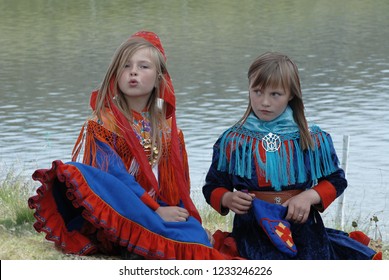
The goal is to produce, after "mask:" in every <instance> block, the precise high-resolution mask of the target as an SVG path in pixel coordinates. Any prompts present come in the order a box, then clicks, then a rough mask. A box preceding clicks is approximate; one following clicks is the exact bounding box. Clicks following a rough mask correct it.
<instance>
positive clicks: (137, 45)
mask: <svg viewBox="0 0 389 280" xmlns="http://www.w3.org/2000/svg"><path fill="white" fill-rule="evenodd" d="M144 48H148V49H149V50H150V51H151V54H152V57H153V60H154V62H155V65H156V69H157V79H158V82H157V85H156V86H155V87H154V89H153V92H152V94H151V95H150V98H149V100H148V102H147V110H148V111H149V112H150V125H151V135H152V138H151V144H152V147H157V149H158V150H159V151H162V139H163V137H162V135H160V133H159V132H160V131H161V130H162V131H163V132H166V131H167V130H166V129H165V128H167V127H168V124H167V122H166V118H165V115H166V107H165V106H164V105H165V104H164V103H162V102H161V103H160V102H158V101H159V98H158V97H159V96H160V92H159V91H160V90H161V89H163V87H164V86H167V83H166V81H165V77H164V75H163V74H165V73H166V71H167V70H166V69H167V68H166V63H165V60H164V57H163V56H162V54H161V53H160V52H159V51H158V49H157V48H156V47H155V46H154V45H153V44H151V43H150V42H148V41H147V40H145V39H143V38H140V37H131V38H130V39H128V40H127V41H125V42H124V43H122V44H121V45H120V46H119V48H118V49H117V50H116V52H115V54H114V56H113V58H112V61H111V63H110V65H109V67H108V70H107V72H106V75H105V77H104V80H103V82H102V84H101V87H100V89H99V91H98V95H97V99H96V108H95V111H94V115H95V116H96V117H97V118H99V119H101V117H102V115H104V114H105V113H106V108H107V107H108V108H109V104H110V102H109V100H108V99H112V98H113V100H114V102H115V105H116V106H117V108H118V109H119V110H120V111H121V112H122V113H123V115H124V116H125V117H126V118H127V119H128V121H129V122H132V121H133V119H132V113H131V110H130V109H129V108H130V106H129V105H130V104H127V101H126V99H125V98H124V94H123V93H122V92H121V90H120V89H119V87H118V79H119V77H120V76H121V74H122V72H123V70H124V66H125V65H126V63H127V62H128V60H129V58H131V57H132V56H133V55H134V53H135V52H137V51H138V50H140V49H144ZM161 84H162V85H163V86H162V87H161V86H160V85H161ZM107 105H108V106H107ZM109 109H110V108H109ZM119 129H122V128H119ZM160 155H161V153H159V155H158V158H157V161H158V160H159V158H160Z"/></svg>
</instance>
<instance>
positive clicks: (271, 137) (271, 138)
mask: <svg viewBox="0 0 389 280" xmlns="http://www.w3.org/2000/svg"><path fill="white" fill-rule="evenodd" d="M262 147H263V148H264V149H265V151H266V152H276V151H278V150H279V148H280V147H281V139H280V136H278V135H277V134H273V133H271V132H269V133H268V134H267V135H265V136H264V137H263V138H262Z"/></svg>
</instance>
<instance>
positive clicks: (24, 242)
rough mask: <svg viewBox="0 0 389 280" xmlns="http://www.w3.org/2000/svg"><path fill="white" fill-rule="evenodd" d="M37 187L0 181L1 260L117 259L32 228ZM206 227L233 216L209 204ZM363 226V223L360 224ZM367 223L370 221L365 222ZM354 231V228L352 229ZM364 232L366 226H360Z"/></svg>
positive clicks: (225, 227) (204, 210)
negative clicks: (62, 245) (63, 245)
mask: <svg viewBox="0 0 389 280" xmlns="http://www.w3.org/2000/svg"><path fill="white" fill-rule="evenodd" d="M36 187H37V186H36V185H35V186H34V182H33V181H32V180H31V179H27V178H25V177H23V176H21V175H20V174H16V173H15V172H12V171H9V172H7V174H6V177H5V178H4V179H3V180H2V181H0V259H2V260H62V259H102V258H103V259H115V257H107V256H93V257H78V256H74V255H66V254H63V253H62V252H60V251H58V250H57V249H56V248H55V247H54V246H53V243H52V242H49V241H46V240H45V238H44V234H43V233H41V234H39V233H37V232H36V231H35V230H34V229H33V226H32V225H33V223H34V221H35V219H34V217H33V210H31V209H29V208H28V205H27V200H28V198H29V197H30V196H31V195H33V193H34V190H35V188H36ZM199 211H200V215H201V216H202V219H203V225H204V227H205V228H207V229H208V230H209V231H210V232H212V233H213V232H214V231H216V230H217V229H220V230H222V231H231V228H232V221H233V215H232V214H231V213H230V214H228V215H227V216H221V215H219V214H218V213H217V212H216V211H214V210H213V209H212V208H211V207H209V206H208V205H203V206H201V207H200V209H199ZM359 223H360V224H361V222H359ZM366 223H367V224H368V223H369V221H366ZM350 228H351V226H350ZM359 228H360V229H363V228H364V227H363V225H359ZM382 251H383V258H384V259H385V260H389V244H385V245H384V246H383V249H382Z"/></svg>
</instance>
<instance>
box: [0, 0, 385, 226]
mask: <svg viewBox="0 0 389 280" xmlns="http://www.w3.org/2000/svg"><path fill="white" fill-rule="evenodd" d="M157 3H158V4H157ZM157 5H158V6H157ZM2 6H3V7H4V6H5V7H4V8H2V9H0V34H1V38H0V40H1V44H0V62H1V66H0V101H1V102H0V162H1V163H2V164H3V165H7V166H9V165H12V164H14V165H15V166H17V168H21V169H23V170H25V171H26V173H27V174H29V173H31V170H34V169H35V168H38V167H39V168H46V167H49V166H50V164H51V161H52V160H53V159H57V158H58V159H63V160H64V161H67V160H70V152H71V149H72V147H73V143H74V141H75V139H76V137H77V136H78V133H79V128H80V127H81V125H82V124H83V122H84V121H85V119H86V118H87V117H88V115H89V114H90V110H89V108H88V99H89V93H90V92H91V91H92V90H93V89H94V88H95V87H97V86H98V84H99V82H100V80H101V79H102V76H103V74H104V72H105V70H106V67H107V65H108V63H109V61H110V59H111V56H112V54H113V52H114V50H115V49H116V48H117V46H118V45H119V44H120V43H121V42H122V41H123V40H124V38H126V36H128V35H130V34H131V33H133V32H135V31H138V30H139V29H150V30H153V31H155V32H157V33H158V34H159V35H160V36H161V38H162V41H163V43H164V45H165V49H166V52H167V56H168V66H169V69H170V72H171V75H172V77H173V82H174V85H175V88H176V94H177V104H178V111H177V115H178V123H179V125H180V127H181V128H182V129H183V131H184V134H185V138H186V142H187V149H188V153H189V161H190V168H191V177H192V186H193V190H194V194H195V195H198V196H199V201H202V200H201V195H200V194H199V192H200V187H201V185H202V182H203V180H204V176H205V173H206V172H207V168H208V165H209V163H210V160H211V153H212V145H213V143H214V142H215V141H216V139H217V137H218V136H219V134H220V133H221V132H222V131H223V130H224V129H226V128H227V127H229V126H230V125H232V124H233V123H234V122H235V121H236V120H237V119H239V118H240V116H241V115H242V114H243V112H244V111H245V109H246V104H247V79H246V71H247V68H248V66H249V64H250V62H251V61H252V60H253V59H254V58H255V57H256V56H257V55H259V54H260V53H262V52H264V51H267V50H278V51H282V52H285V53H287V54H289V55H290V56H291V57H292V58H294V59H295V61H296V62H297V64H298V66H299V67H300V74H301V79H302V86H303V92H304V99H305V103H306V110H307V115H308V116H309V118H310V120H311V121H312V122H316V123H318V124H320V125H321V126H322V128H323V129H325V130H327V131H329V132H330V133H331V134H332V135H333V138H334V143H335V147H336V149H337V151H338V154H339V156H340V157H342V153H343V148H342V141H343V135H345V134H348V135H350V136H351V140H350V141H351V142H350V149H349V158H348V179H349V182H350V188H348V190H347V193H346V194H347V198H348V199H347V200H346V203H347V205H348V209H349V211H348V212H350V213H356V215H358V214H359V215H360V218H361V219H364V218H366V217H367V216H369V215H371V214H374V213H378V215H379V216H380V217H381V221H382V222H383V223H385V222H387V223H389V221H388V220H387V219H388V217H389V215H388V212H389V209H388V206H387V205H388V202H389V197H388V196H389V185H388V181H389V157H388V151H389V114H388V113H387V112H388V111H389V102H388V99H387V98H388V97H389V95H388V90H389V75H388V74H389V51H388V46H389V39H388V38H389V29H388V28H387V26H388V23H389V20H388V17H387V14H388V13H389V2H388V1H384V0H379V1H372V0H369V1H357V2H355V1H352V0H346V1H341V2H340V1H335V0H330V1H324V0H323V1H309V0H300V1H286V0H285V1H277V2H276V3H274V1H257V0H246V1H222V0H218V1H203V0H199V1H180V0H170V1H164V5H160V4H159V2H158V1H155V2H154V1H124V0H121V1H109V2H107V1H98V0H96V1H93V0H90V1H75V0H70V1H50V2H47V1H44V0H33V1H28V0H19V1H7V2H6V3H4V1H2ZM331 211H333V210H332V209H330V210H329V211H328V215H329V216H331V215H332V212H331ZM329 218H331V217H329ZM352 218H353V219H354V218H358V217H355V215H354V216H353V217H352ZM385 219H386V220H385Z"/></svg>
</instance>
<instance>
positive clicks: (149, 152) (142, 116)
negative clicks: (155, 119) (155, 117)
mask: <svg viewBox="0 0 389 280" xmlns="http://www.w3.org/2000/svg"><path fill="white" fill-rule="evenodd" d="M149 119H150V113H149V112H142V113H137V112H133V123H132V128H133V130H134V131H135V134H136V137H137V138H138V139H139V143H140V144H141V145H142V147H143V150H144V151H145V153H146V156H147V157H148V159H149V164H150V165H151V166H153V165H154V164H155V163H156V162H157V158H158V154H159V151H158V148H157V147H156V146H155V145H154V146H152V141H151V125H150V120H149Z"/></svg>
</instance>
